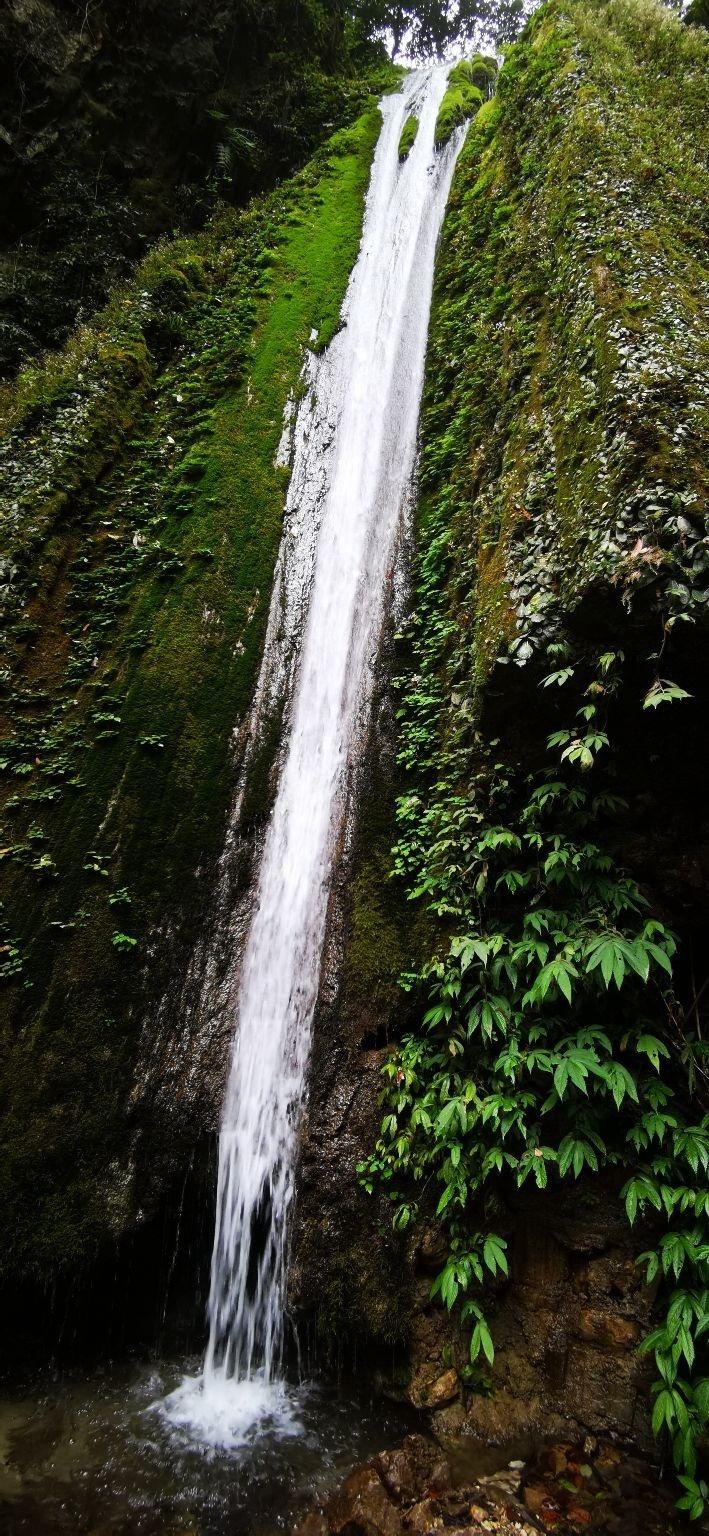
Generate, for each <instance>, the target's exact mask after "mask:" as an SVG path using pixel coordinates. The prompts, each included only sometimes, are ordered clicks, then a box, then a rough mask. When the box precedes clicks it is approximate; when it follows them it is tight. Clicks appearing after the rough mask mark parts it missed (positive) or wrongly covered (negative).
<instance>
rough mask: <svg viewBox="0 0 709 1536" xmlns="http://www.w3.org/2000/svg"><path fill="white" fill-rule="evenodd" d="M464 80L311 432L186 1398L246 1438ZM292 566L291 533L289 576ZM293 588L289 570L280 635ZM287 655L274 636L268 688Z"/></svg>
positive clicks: (306, 434)
mask: <svg viewBox="0 0 709 1536" xmlns="http://www.w3.org/2000/svg"><path fill="white" fill-rule="evenodd" d="M446 75H447V71H446V69H445V67H435V68H432V69H430V70H426V71H421V72H417V73H414V74H411V75H409V76H408V77H407V79H406V81H405V83H404V86H403V90H402V91H401V93H400V94H398V95H396V96H388V97H386V98H385V99H384V101H383V102H382V108H381V110H382V117H383V126H382V131H381V135H380V139H379V143H378V146H377V150H376V153H375V157H374V163H373V167H372V175H371V182H370V187H369V193H368V197H367V204H366V209H365V219H364V229H363V237H362V244H361V248H360V253H359V257H358V260H357V263H356V265H355V268H354V270H353V273H352V276H351V279H350V284H349V288H348V292H347V297H346V300H345V305H344V309H343V328H342V329H341V330H340V331H339V332H338V334H337V335H336V337H335V338H334V340H333V341H332V343H331V345H330V346H329V347H328V349H327V350H326V352H324V353H323V355H322V356H321V357H320V358H319V359H318V360H317V361H315V360H311V363H310V372H309V384H310V389H309V391H308V393H307V394H306V397H305V398H304V400H303V401H302V403H301V405H300V407H299V410H298V414H297V417H296V420H295V425H294V437H293V465H292V475H291V482H290V491H289V497H288V504H287V507H286V521H285V529H286V533H284V541H287V537H288V533H287V531H288V529H291V530H292V527H293V524H294V522H295V523H296V525H297V526H299V527H300V528H303V527H304V526H307V527H308V528H310V530H311V535H312V531H313V530H315V532H316V535H317V537H316V541H315V543H314V544H313V540H312V537H311V539H310V554H309V556H308V557H307V558H306V559H305V567H306V568H307V567H309V570H308V576H309V580H310V590H309V604H308V608H307V617H306V620H305V625H304V629H303V634H302V641H301V647H300V656H299V659H298V663H297V668H296V671H295V680H294V684H293V689H292V695H291V703H290V711H289V717H288V725H287V744H286V748H285V754H284V758H283V762H282V767H281V771H280V780H279V784H278V789H277V793H276V799H275V803H274V806H273V810H272V813H271V818H270V822H269V825H268V829H267V832H266V837H265V842H264V847H263V851H262V856H261V864H260V871H259V876H258V883H257V889H256V893H255V902H254V910H253V918H252V922H251V927H250V931H249V933H248V936H247V939H246V945H245V949H244V953H243V959H242V967H241V976H240V986H239V993H238V1018H237V1021H236V1031H235V1039H234V1046H233V1054H232V1062H231V1069H230V1074H229V1081H228V1087H227V1093H226V1099H225V1104H224V1111H223V1119H222V1129H221V1135H220V1146H219V1178H218V1190H217V1220H216V1232H215V1239H214V1252H213V1260H212V1276H211V1294H210V1299H209V1322H210V1331H209V1344H208V1347H207V1353H206V1358H205V1362H204V1372H203V1376H202V1378H201V1380H200V1381H199V1382H198V1383H192V1384H189V1383H185V1388H184V1389H183V1390H182V1391H181V1393H178V1394H177V1401H176V1402H173V1404H172V1409H171V1412H172V1414H173V1416H174V1417H176V1418H177V1419H178V1420H179V1421H180V1422H182V1423H184V1422H186V1421H190V1419H192V1420H193V1421H195V1420H196V1421H197V1422H198V1423H199V1424H200V1425H201V1427H202V1430H203V1432H206V1433H207V1434H208V1435H211V1436H212V1438H220V1437H222V1436H224V1435H228V1434H229V1432H230V1431H229V1428H228V1423H229V1422H230V1423H231V1425H232V1431H233V1430H234V1420H235V1419H236V1420H240V1421H241V1423H242V1424H243V1423H244V1422H245V1421H250V1422H252V1423H253V1422H254V1421H255V1420H257V1419H259V1418H260V1417H263V1416H264V1414H267V1413H268V1412H269V1410H272V1409H273V1407H274V1402H275V1401H276V1399H277V1397H278V1393H279V1390H280V1388H279V1381H280V1375H281V1370H282V1354H283V1342H284V1307H285V1283H286V1267H287V1243H288V1216H289V1211H290V1207H291V1205H292V1201H293V1191H294V1175H295V1163H296V1150H297V1136H298V1122H299V1116H300V1109H301V1102H302V1098H303V1090H304V1083H305V1077H306V1072H307V1066H308V1057H309V1051H310V1036H311V1025H312V1019H313V1013H314V1009H315V1004H316V1000H317V994H318V986H319V977H320V961H321V953H322V948H323V942H324V935H325V924H326V914H327V903H328V893H329V884H330V877H331V874H332V871H333V865H334V861H335V854H336V850H337V847H338V843H339V841H340V839H341V834H342V831H343V823H344V818H345V814H346V807H347V800H348V785H349V783H350V780H351V774H352V771H353V769H354V768H355V767H356V764H357V760H358V757H359V755H360V753H361V746H362V742H363V740H364V738H365V734H366V727H367V719H368V711H369V705H370V701H371V690H372V682H373V672H374V664H375V662H376V657H377V651H378V646H379V641H380V636H381V631H382V625H383V622H384V619H385V616H386V612H387V594H388V592H389V591H390V578H391V571H392V567H393V564H394V561H395V558H396V550H397V541H398V537H399V535H400V531H401V526H402V520H403V517H404V514H405V509H406V506H407V499H408V496H409V492H410V487H411V481H412V476H413V471H414V463H415V454H416V435H417V423H418V413H419V403H420V396H421V388H422V382H423V368H424V358H425V348H426V334H427V328H428V316H429V309H430V299H431V288H432V282H433V264H434V255H435V248H436V241H437V237H438V232H439V229H440V225H441V221H442V218H443V213H444V210H445V205H446V200H447V197H448V191H449V188H450V182H451V177H452V174H453V168H454V165H455V159H456V155H457V151H458V148H459V144H460V137H457V138H456V139H455V140H454V141H452V142H451V143H450V144H449V145H448V147H447V148H446V149H445V150H444V151H443V152H441V153H436V152H435V151H434V147H433V137H434V126H435V121H436V116H437V112H438V107H439V105H440V101H441V98H442V96H443V93H444V91H445V86H446ZM412 112H415V113H416V115H417V116H418V118H419V128H418V134H417V137H416V140H415V143H414V146H413V148H412V150H411V151H410V153H409V155H408V158H407V159H406V161H405V162H403V163H402V162H400V161H399V157H398V144H399V137H400V134H401V130H402V127H403V125H404V123H405V121H406V119H407V117H408V116H409V115H410V114H411V113H412ZM306 543H307V540H306ZM301 558H302V552H301ZM287 560H288V547H287V542H284V547H283V549H282V551H281V557H280V562H279V565H280V567H281V569H282V567H283V564H284V562H287ZM282 600H283V594H282V592H281V591H280V590H279V583H278V581H277V583H276V588H275V590H274V599H273V604H272V611H271V620H270V622H269V635H271V634H273V633H275V631H277V629H278V618H279V614H278V605H282ZM274 605H275V606H274ZM280 612H281V618H282V606H281V609H280ZM272 667H273V658H272V656H270V655H269V642H267V650H266V656H265V658H264V664H263V669H262V678H261V680H260V684H259V688H260V690H261V692H263V690H264V686H265V682H264V678H265V679H266V683H267V679H268V672H269V668H271V669H272ZM197 1399H199V1401H197ZM237 1399H240V1402H241V1407H240V1408H239V1407H237Z"/></svg>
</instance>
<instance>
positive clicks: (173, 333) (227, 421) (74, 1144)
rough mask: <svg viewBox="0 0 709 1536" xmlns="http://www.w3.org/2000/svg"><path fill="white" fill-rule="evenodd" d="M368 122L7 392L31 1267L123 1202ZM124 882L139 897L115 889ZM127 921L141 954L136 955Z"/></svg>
mask: <svg viewBox="0 0 709 1536" xmlns="http://www.w3.org/2000/svg"><path fill="white" fill-rule="evenodd" d="M379 123H380V118H379V113H378V111H377V110H376V107H375V106H374V105H372V107H371V108H370V109H369V110H367V111H366V112H365V113H364V115H363V116H361V117H360V118H359V119H358V121H357V122H356V123H355V124H354V125H353V126H352V127H351V128H349V129H347V130H346V131H342V132H340V133H338V134H336V135H335V136H334V137H333V138H332V139H331V140H330V141H329V142H328V143H327V145H326V146H324V148H323V150H322V151H321V152H320V153H319V154H318V155H317V156H316V157H315V159H314V160H313V161H312V162H311V163H310V165H309V166H308V167H306V169H305V170H304V171H303V172H302V173H301V174H300V175H299V176H298V177H296V178H294V179H293V180H292V181H290V182H287V183H284V184H283V185H282V186H281V187H280V188H279V189H278V191H277V192H276V193H274V194H272V195H270V196H269V197H268V198H266V199H263V200H261V201H260V202H257V203H254V204H252V205H251V206H250V208H249V209H248V210H247V211H246V212H244V213H241V214H235V213H232V212H226V213H224V215H222V216H221V217H220V218H219V219H218V220H216V221H215V222H214V223H213V224H211V225H210V226H209V227H208V229H207V230H206V231H205V232H204V234H201V235H199V236H197V237H195V238H194V239H193V240H178V241H173V242H169V243H166V244H165V245H164V246H162V247H158V248H156V250H155V251H154V252H152V253H151V255H150V256H149V257H148V258H147V260H146V262H145V263H144V265H143V267H142V269H141V270H139V272H138V273H137V275H136V280H135V283H132V284H131V285H130V286H128V287H126V288H124V289H122V290H121V291H119V292H117V293H116V294H115V296H114V297H113V299H112V301H111V303H110V305H109V306H108V308H107V309H106V311H105V312H104V313H103V314H102V315H101V316H99V317H98V319H97V322H96V324H95V325H94V326H92V327H90V328H87V329H85V330H84V331H82V332H81V333H79V334H78V335H77V336H76V337H75V338H74V339H73V340H72V342H71V343H70V344H69V346H68V347H67V349H66V351H65V352H64V354H62V356H61V357H58V358H50V359H48V360H47V362H46V364H45V365H43V366H42V367H41V368H34V369H31V370H26V371H25V372H24V373H23V374H22V375H21V377H20V378H19V380H18V382H17V386H16V388H15V389H14V390H12V391H6V392H5V396H4V398H3V401H2V406H3V417H4V428H5V437H4V441H3V440H0V453H3V454H4V457H5V464H6V466H7V468H8V476H9V478H8V512H9V517H8V518H7V520H6V525H7V524H9V526H10V528H11V532H12V539H13V549H14V557H15V564H16V577H15V590H14V592H13V610H12V611H13V615H14V616H15V617H16V616H17V613H18V612H21V613H22V615H23V618H24V619H25V620H26V624H27V625H29V628H26V630H25V633H24V634H20V633H15V635H14V636H11V643H10V647H9V654H8V659H9V663H10V666H11V669H12V675H13V676H14V679H15V680H14V681H12V682H11V683H10V684H9V688H8V699H7V707H8V724H7V728H6V739H5V747H4V752H5V760H6V764H7V767H6V774H5V780H4V784H5V787H4V789H3V792H2V793H3V799H4V804H5V826H4V829H3V830H4V836H3V839H2V841H3V844H4V845H7V846H9V847H11V848H13V849H14V848H15V847H16V846H17V847H19V846H21V845H24V844H25V843H26V841H27V838H26V831H27V828H28V826H29V825H30V824H31V823H34V822H36V823H37V824H39V826H40V828H41V831H42V833H43V835H44V838H45V840H46V841H45V843H43V845H42V851H43V852H44V851H45V848H46V853H47V855H48V857H49V858H51V859H52V860H53V861H54V864H55V865H56V868H57V870H58V876H57V878H55V879H52V880H48V881H45V884H44V885H40V886H38V883H37V882H38V876H37V874H36V873H33V871H32V870H31V869H30V868H29V866H28V865H27V864H26V862H23V860H22V858H20V857H14V856H11V857H9V858H8V860H7V865H8V866H9V868H8V874H7V879H6V886H7V893H8V894H7V909H6V914H5V915H6V919H7V924H8V933H11V934H12V936H13V939H12V946H13V953H14V954H15V955H19V956H20V958H21V961H22V969H21V970H20V971H16V972H15V974H13V976H11V977H10V978H9V980H8V981H7V982H6V983H5V994H4V998H3V1002H4V1014H3V1020H4V1022H3V1024H2V1036H1V1037H2V1065H1V1068H0V1093H1V1094H2V1099H3V1104H4V1116H3V1120H2V1130H1V1136H2V1142H1V1152H0V1209H1V1210H2V1222H3V1230H4V1232H5V1234H6V1243H5V1248H4V1254H5V1258H4V1260H3V1264H4V1266H5V1268H6V1269H7V1270H8V1271H10V1272H12V1273H15V1274H19V1273H22V1272H26V1271H32V1272H35V1273H42V1274H44V1275H45V1276H46V1275H48V1274H51V1273H52V1272H54V1271H56V1270H57V1269H59V1268H61V1267H62V1266H67V1265H75V1264H76V1263H77V1262H79V1261H80V1260H81V1258H82V1257H83V1256H85V1255H87V1254H89V1253H91V1251H92V1250H93V1248H94V1247H95V1245H96V1243H97V1242H99V1241H100V1240H102V1239H105V1238H106V1236H107V1235H108V1234H109V1233H110V1232H112V1231H119V1230H121V1229H122V1228H123V1227H124V1226H125V1224H126V1222H127V1221H129V1220H130V1219H131V1211H132V1201H133V1198H134V1197H133V1192H132V1187H131V1181H130V1177H129V1174H128V1167H129V1145H130V1136H131V1134H132V1133H131V1131H130V1127H129V1124H128V1118H127V1103H128V1099H129V1095H130V1092H131V1086H132V1078H133V1073H134V1070H135V1066H136V1051H137V1047H138V1037H139V1032H140V1027H141V1022H142V1019H143V1018H144V1017H145V1016H146V1012H147V1013H152V1012H154V1010H155V1006H156V1003H157V1002H158V1001H159V999H160V997H161V995H162V994H163V992H164V991H165V990H166V989H167V987H168V984H169V982H170V977H171V967H173V966H175V965H176V964H177V960H176V955H177V954H178V953H179V954H182V955H184V954H186V953H187V952H188V950H189V946H190V944H191V942H192V939H193V937H194V935H195V933H196V931H197V928H198V924H199V913H200V910H201V908H202V906H203V903H204V895H203V887H202V886H201V885H200V882H199V878H198V875H197V870H198V866H199V867H200V868H201V869H202V871H203V872H205V873H206V872H207V871H208V870H209V868H210V866H211V864H212V862H213V860H214V858H215V857H216V855H217V853H218V850H219V847H220V844H221V839H222V836H223V828H224V819H225V815H226V812H227V808H228V805H229V801H230V796H231V792H232V782H231V781H232V765H231V750H230V740H231V735H232V732H233V730H234V728H235V725H237V724H238V723H239V721H240V720H241V719H243V717H244V716H245V714H246V712H247V710H248V708H249V706H250V701H251V695H252V690H253V685H254V678H255V673H256V668H257V665H258V660H259V656H260V652H261V646H262V640H263V633H264V625H265V618H266V611H267V606H268V600H269V593H270V586H271V579H272V572H273V565H274V561H275V556H276V552H277V547H278V542H279V538H280V530H281V521H282V509H283V502H284V494H285V488H286V482H287V475H286V474H285V472H284V471H283V470H282V469H279V468H277V467H276V466H275V463H274V459H275V452H276V448H277V445H278V441H279V437H280V433H281V427H282V418H283V409H284V406H285V403H286V401H287V399H288V398H289V396H291V395H297V392H298V388H299V376H300V368H301V360H302V349H303V347H304V346H305V345H306V344H307V343H308V341H309V339H310V337H311V333H312V331H313V330H316V331H317V332H318V343H317V344H318V345H319V346H324V345H325V344H326V343H327V341H328V340H329V339H330V338H331V337H332V335H333V334H334V332H335V330H336V329H337V327H338V325H339V316H340V307H341V303H342V298H343V295H344V291H345V287H346V283H347V279H348V276H349V272H350V270H351V267H352V264H353V262H354V259H355V257H356V253H357V249H358V245H359V239H360V233H361V219H362V210H363V205H364V195H365V190H366V185H367V181H368V176H369V167H370V163H371V158H372V154H373V150H374V146H375V143H376V139H377V136H378V132H379ZM275 746H276V744H275V741H273V740H270V742H269V744H268V751H269V752H270V754H271V760H272V754H273V751H275ZM267 758H268V753H267V754H266V758H264V760H263V761H259V762H258V763H257V762H255V763H254V764H253V765H252V766H253V780H252V782H251V784H250V791H249V792H250V802H249V807H250V808H249V814H250V816H251V818H252V821H253V822H254V823H255V822H256V821H257V820H258V819H259V817H260V816H261V814H262V811H261V809H260V803H261V799H262V796H263V794H264V793H265V792H266V786H267V776H268V767H269V761H268V760H267ZM23 763H26V765H27V767H28V769H29V770H30V771H29V772H28V773H24V772H22V771H21V769H22V764H23ZM203 878H204V876H203ZM123 889H127V890H128V892H129V893H130V898H131V900H130V907H128V908H126V910H125V912H124V911H123V909H122V908H118V909H116V908H114V907H112V906H111V904H110V903H109V901H108V897H109V895H110V894H111V893H112V892H115V891H117V890H123ZM117 911H120V914H121V915H120V921H119V922H117V921H116V912H117ZM118 930H120V931H123V932H126V933H127V934H129V935H130V936H131V937H135V938H136V939H137V940H138V943H137V945H136V946H135V947H132V946H131V947H130V949H127V950H126V952H122V951H121V949H120V948H118V947H116V946H115V945H114V944H113V943H112V939H113V936H114V934H115V933H116V931H118ZM158 931H162V933H163V935H166V934H167V933H168V932H169V933H170V935H171V937H170V939H169V941H168V940H167V938H166V937H163V939H162V942H160V943H158V942H157V941H156V934H157V933H158ZM148 957H150V959H149V964H148Z"/></svg>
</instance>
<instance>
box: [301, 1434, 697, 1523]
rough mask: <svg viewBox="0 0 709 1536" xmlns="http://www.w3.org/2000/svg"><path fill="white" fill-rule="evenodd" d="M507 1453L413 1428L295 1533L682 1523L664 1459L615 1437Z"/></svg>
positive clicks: (350, 1478)
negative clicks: (663, 1471) (659, 1461)
mask: <svg viewBox="0 0 709 1536" xmlns="http://www.w3.org/2000/svg"><path fill="white" fill-rule="evenodd" d="M503 1456H504V1452H503V1451H502V1450H501V1449H499V1448H498V1449H497V1450H495V1449H488V1448H486V1447H481V1445H480V1443H479V1442H477V1441H473V1440H472V1439H470V1438H468V1439H467V1440H466V1439H465V1438H461V1439H458V1440H456V1441H451V1442H448V1443H446V1444H445V1445H442V1444H438V1443H436V1442H434V1441H431V1440H428V1439H426V1438H425V1437H424V1436H422V1435H418V1434H414V1435H408V1436H407V1437H406V1439H405V1440H403V1441H402V1443H401V1444H400V1445H399V1446H397V1447H396V1448H395V1449H393V1450H388V1451H383V1452H382V1453H381V1454H380V1455H378V1456H375V1457H374V1458H373V1459H372V1460H371V1461H367V1462H364V1463H363V1464H362V1465H361V1466H359V1467H356V1468H355V1470H354V1471H353V1472H351V1473H350V1474H349V1476H348V1477H346V1478H345V1480H344V1482H343V1483H342V1484H341V1486H340V1487H339V1489H338V1490H337V1492H336V1493H334V1494H332V1495H330V1496H329V1497H328V1498H326V1499H323V1500H321V1501H320V1502H319V1503H318V1504H317V1505H316V1506H314V1507H313V1508H312V1509H311V1510H310V1511H309V1512H308V1514H307V1515H306V1516H305V1518H304V1519H302V1520H301V1521H300V1523H299V1524H298V1525H297V1526H296V1528H295V1530H294V1531H293V1536H407V1533H411V1536H429V1533H432V1532H437V1531H441V1532H444V1531H449V1532H457V1533H459V1536H474V1533H480V1532H483V1531H487V1532H492V1533H496V1536H537V1533H539V1532H540V1531H541V1532H544V1531H552V1530H553V1531H555V1532H557V1533H558V1536H567V1533H568V1536H573V1533H578V1532H580V1531H589V1532H590V1531H598V1532H601V1531H602V1532H604V1533H608V1536H636V1533H637V1536H668V1533H670V1532H672V1531H675V1530H679V1529H680V1527H681V1521H680V1518H679V1516H677V1515H676V1514H675V1511H674V1508H673V1495H672V1491H671V1487H670V1486H669V1485H668V1484H665V1483H663V1482H662V1481H661V1480H660V1477H659V1474H658V1470H657V1468H656V1467H655V1466H653V1465H652V1464H651V1463H650V1462H649V1461H647V1460H646V1459H644V1458H641V1457H639V1456H637V1455H635V1454H633V1453H631V1452H628V1451H626V1450H624V1449H622V1448H621V1447H620V1446H618V1445H616V1444H613V1443H611V1442H610V1441H599V1440H597V1439H596V1438H595V1437H593V1436H586V1437H585V1439H583V1440H579V1441H576V1442H574V1443H570V1442H569V1443H563V1442H557V1443H554V1444H544V1445H542V1446H540V1447H538V1448H537V1449H536V1450H534V1451H533V1452H531V1453H530V1454H529V1455H528V1456H527V1457H526V1458H522V1457H521V1456H520V1457H516V1458H513V1459H512V1460H510V1461H509V1463H508V1464H507V1465H506V1466H505V1465H504V1463H503ZM496 1459H497V1460H498V1463H502V1465H501V1466H499V1467H498V1469H497V1470H485V1469H486V1467H490V1465H491V1463H492V1464H493V1465H494V1463H495V1460H496Z"/></svg>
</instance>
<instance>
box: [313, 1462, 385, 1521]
mask: <svg viewBox="0 0 709 1536" xmlns="http://www.w3.org/2000/svg"><path fill="white" fill-rule="evenodd" d="M328 1519H329V1530H330V1532H331V1536H340V1533H341V1532H344V1531H346V1532H347V1536H400V1533H401V1518H400V1516H399V1513H398V1510H397V1509H396V1507H395V1505H394V1504H393V1503H392V1500H391V1499H390V1498H389V1495H388V1493H387V1491H386V1489H385V1487H384V1484H383V1483H382V1480H381V1478H380V1476H379V1473H378V1471H377V1468H376V1466H374V1465H373V1464H372V1463H371V1462H370V1463H368V1464H367V1465H365V1466H363V1467H357V1469H356V1471H354V1472H351V1473H350V1476H349V1477H346V1478H345V1481H344V1483H343V1484H342V1487H341V1488H340V1489H339V1491H338V1492H337V1493H336V1494H335V1496H334V1498H332V1499H331V1500H330V1503H329V1505H328Z"/></svg>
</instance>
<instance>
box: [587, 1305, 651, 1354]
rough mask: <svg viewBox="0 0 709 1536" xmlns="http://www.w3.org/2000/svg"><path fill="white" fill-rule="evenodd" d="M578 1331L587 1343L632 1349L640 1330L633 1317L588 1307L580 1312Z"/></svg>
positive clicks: (604, 1346) (604, 1347)
mask: <svg viewBox="0 0 709 1536" xmlns="http://www.w3.org/2000/svg"><path fill="white" fill-rule="evenodd" d="M577 1332H578V1333H579V1335H580V1337H581V1338H582V1339H583V1340H584V1341H585V1342H586V1343H587V1344H597V1345H600V1346H601V1348H603V1349H630V1348H631V1346H632V1345H633V1344H635V1343H636V1341H637V1339H638V1335H639V1332H640V1330H639V1328H638V1325H637V1323H635V1322H633V1320H632V1318H629V1317H620V1316H619V1315H618V1313H617V1312H602V1311H598V1310H596V1309H595V1308H593V1307H588V1308H587V1309H586V1310H585V1311H584V1312H581V1313H580V1314H579V1319H578V1324H577Z"/></svg>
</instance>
